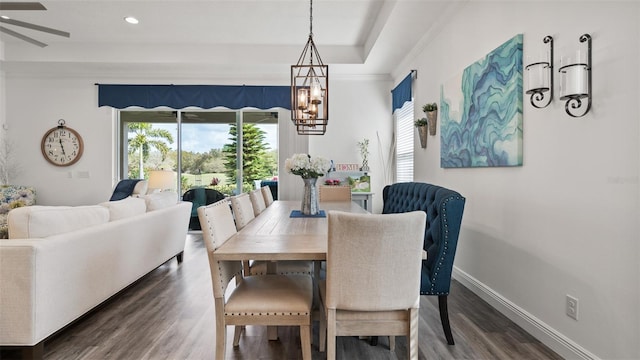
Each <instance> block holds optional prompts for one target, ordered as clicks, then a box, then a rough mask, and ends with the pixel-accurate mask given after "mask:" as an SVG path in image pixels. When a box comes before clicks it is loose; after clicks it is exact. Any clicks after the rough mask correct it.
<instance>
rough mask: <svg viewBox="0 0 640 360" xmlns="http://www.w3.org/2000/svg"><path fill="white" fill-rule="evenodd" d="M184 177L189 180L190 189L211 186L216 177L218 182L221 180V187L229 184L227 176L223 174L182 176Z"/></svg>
mask: <svg viewBox="0 0 640 360" xmlns="http://www.w3.org/2000/svg"><path fill="white" fill-rule="evenodd" d="M182 177H183V178H185V179H187V181H188V185H189V186H188V188H189V187H194V186H209V184H211V179H213V178H214V177H217V178H218V180H220V183H219V184H220V185H224V184H227V176H226V175H225V174H223V173H209V174H201V175H194V174H182ZM198 179H200V181H198ZM183 187H184V186H183Z"/></svg>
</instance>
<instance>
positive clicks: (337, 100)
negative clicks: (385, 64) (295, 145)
mask: <svg viewBox="0 0 640 360" xmlns="http://www.w3.org/2000/svg"><path fill="white" fill-rule="evenodd" d="M391 88H392V83H391V81H390V80H388V79H387V78H386V77H372V78H361V79H342V80H333V81H332V82H331V83H330V93H329V94H330V99H329V101H330V102H329V124H328V126H327V133H326V134H325V135H324V136H311V137H310V138H309V153H310V154H312V155H321V156H323V157H325V158H327V159H333V160H334V162H336V163H358V164H362V157H361V156H360V149H359V147H358V144H357V143H358V142H359V141H362V140H363V139H365V138H367V139H369V168H370V169H371V172H370V174H371V191H372V192H374V193H375V194H374V196H373V212H374V213H379V212H381V211H382V188H383V187H384V185H386V184H387V183H386V182H385V179H384V171H383V168H384V166H383V162H384V163H387V162H388V160H387V159H386V157H387V155H388V153H389V146H390V144H391V139H392V132H393V122H392V116H391ZM378 136H379V137H380V142H378ZM380 151H382V152H383V154H384V156H383V157H382V156H381V154H380ZM383 158H384V161H383Z"/></svg>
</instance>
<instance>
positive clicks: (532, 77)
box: [525, 35, 553, 109]
mask: <svg viewBox="0 0 640 360" xmlns="http://www.w3.org/2000/svg"><path fill="white" fill-rule="evenodd" d="M542 41H543V42H544V43H545V44H549V52H548V53H547V57H548V58H547V59H542V60H541V61H538V62H534V63H531V64H529V65H527V66H526V67H525V69H526V70H527V75H528V79H529V90H527V92H526V93H527V95H529V94H531V105H533V107H535V108H538V109H541V108H545V107H547V106H549V104H551V100H553V37H551V36H550V35H547V36H545V37H544V39H543V40H542ZM546 92H549V98H548V99H547V100H546V102H545V93H546Z"/></svg>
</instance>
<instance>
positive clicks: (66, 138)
mask: <svg viewBox="0 0 640 360" xmlns="http://www.w3.org/2000/svg"><path fill="white" fill-rule="evenodd" d="M40 148H41V150H42V155H43V156H44V158H45V159H47V161H49V162H50V163H52V164H53V165H56V166H69V165H72V164H75V163H76V162H77V161H78V160H80V157H81V156H82V151H83V150H84V144H83V143H82V137H80V134H78V133H77V132H76V131H75V130H73V129H71V128H68V127H66V126H58V127H55V128H53V129H51V130H49V131H47V132H46V133H45V134H44V136H43V137H42V143H41V144H40Z"/></svg>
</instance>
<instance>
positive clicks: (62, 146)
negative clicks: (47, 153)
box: [58, 139, 67, 156]
mask: <svg viewBox="0 0 640 360" xmlns="http://www.w3.org/2000/svg"><path fill="white" fill-rule="evenodd" d="M58 142H59V143H60V149H62V156H67V154H65V153H64V145H62V139H58Z"/></svg>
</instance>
